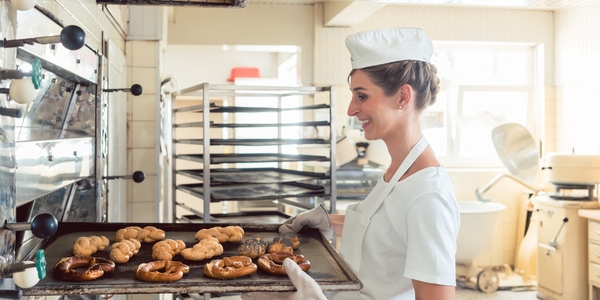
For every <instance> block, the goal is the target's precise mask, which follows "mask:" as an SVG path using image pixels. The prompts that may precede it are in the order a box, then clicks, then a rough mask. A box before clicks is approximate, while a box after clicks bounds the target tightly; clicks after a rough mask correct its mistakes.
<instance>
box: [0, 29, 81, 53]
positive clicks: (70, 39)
mask: <svg viewBox="0 0 600 300" xmlns="http://www.w3.org/2000/svg"><path fill="white" fill-rule="evenodd" d="M34 43H38V44H56V43H61V44H62V45H63V46H64V47H65V48H67V49H69V50H78V49H80V48H81V47H83V45H84V44H85V31H83V29H81V27H79V26H76V25H69V26H67V27H65V28H63V29H62V30H61V31H60V35H52V36H42V37H35V38H25V39H18V40H4V41H0V46H2V47H4V48H12V47H21V46H23V45H25V44H27V45H33V44H34Z"/></svg>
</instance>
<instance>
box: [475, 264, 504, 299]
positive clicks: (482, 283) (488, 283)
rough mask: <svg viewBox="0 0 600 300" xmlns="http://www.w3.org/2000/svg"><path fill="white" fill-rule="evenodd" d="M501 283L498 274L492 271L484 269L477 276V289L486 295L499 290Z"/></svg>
mask: <svg viewBox="0 0 600 300" xmlns="http://www.w3.org/2000/svg"><path fill="white" fill-rule="evenodd" d="M499 282H500V279H499V278H498V273H496V271H494V270H492V269H484V270H483V271H481V272H479V274H478V275H477V288H478V289H479V290H480V291H482V292H484V293H493V292H495V291H496V290H498V284H499Z"/></svg>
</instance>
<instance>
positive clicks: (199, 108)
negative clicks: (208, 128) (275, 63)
mask: <svg viewBox="0 0 600 300" xmlns="http://www.w3.org/2000/svg"><path fill="white" fill-rule="evenodd" d="M324 108H330V106H329V105H328V104H316V105H308V106H299V107H286V108H277V107H248V106H218V105H217V104H215V103H213V102H211V103H210V104H209V107H208V110H210V112H220V113H251V112H280V111H290V110H312V109H324ZM203 111H204V104H200V105H194V106H187V107H182V108H177V109H175V110H174V112H203Z"/></svg>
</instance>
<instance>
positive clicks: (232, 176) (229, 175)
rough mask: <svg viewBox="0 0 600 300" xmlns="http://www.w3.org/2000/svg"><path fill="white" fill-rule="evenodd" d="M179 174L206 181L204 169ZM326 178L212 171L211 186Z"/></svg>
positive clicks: (295, 173)
mask: <svg viewBox="0 0 600 300" xmlns="http://www.w3.org/2000/svg"><path fill="white" fill-rule="evenodd" d="M177 174H181V175H185V176H188V177H191V178H194V179H198V180H202V181H204V174H203V170H202V169H196V170H177ZM326 178H329V176H328V175H327V174H325V173H315V172H304V171H296V170H286V169H281V168H245V169H210V182H211V184H232V183H251V182H253V183H261V182H262V183H274V182H297V181H304V180H311V179H326Z"/></svg>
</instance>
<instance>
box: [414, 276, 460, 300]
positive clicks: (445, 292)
mask: <svg viewBox="0 0 600 300" xmlns="http://www.w3.org/2000/svg"><path fill="white" fill-rule="evenodd" d="M412 284H413V287H414V288H415V299H416V300H454V287H453V286H449V285H439V284H433V283H428V282H423V281H418V280H413V281H412Z"/></svg>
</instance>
